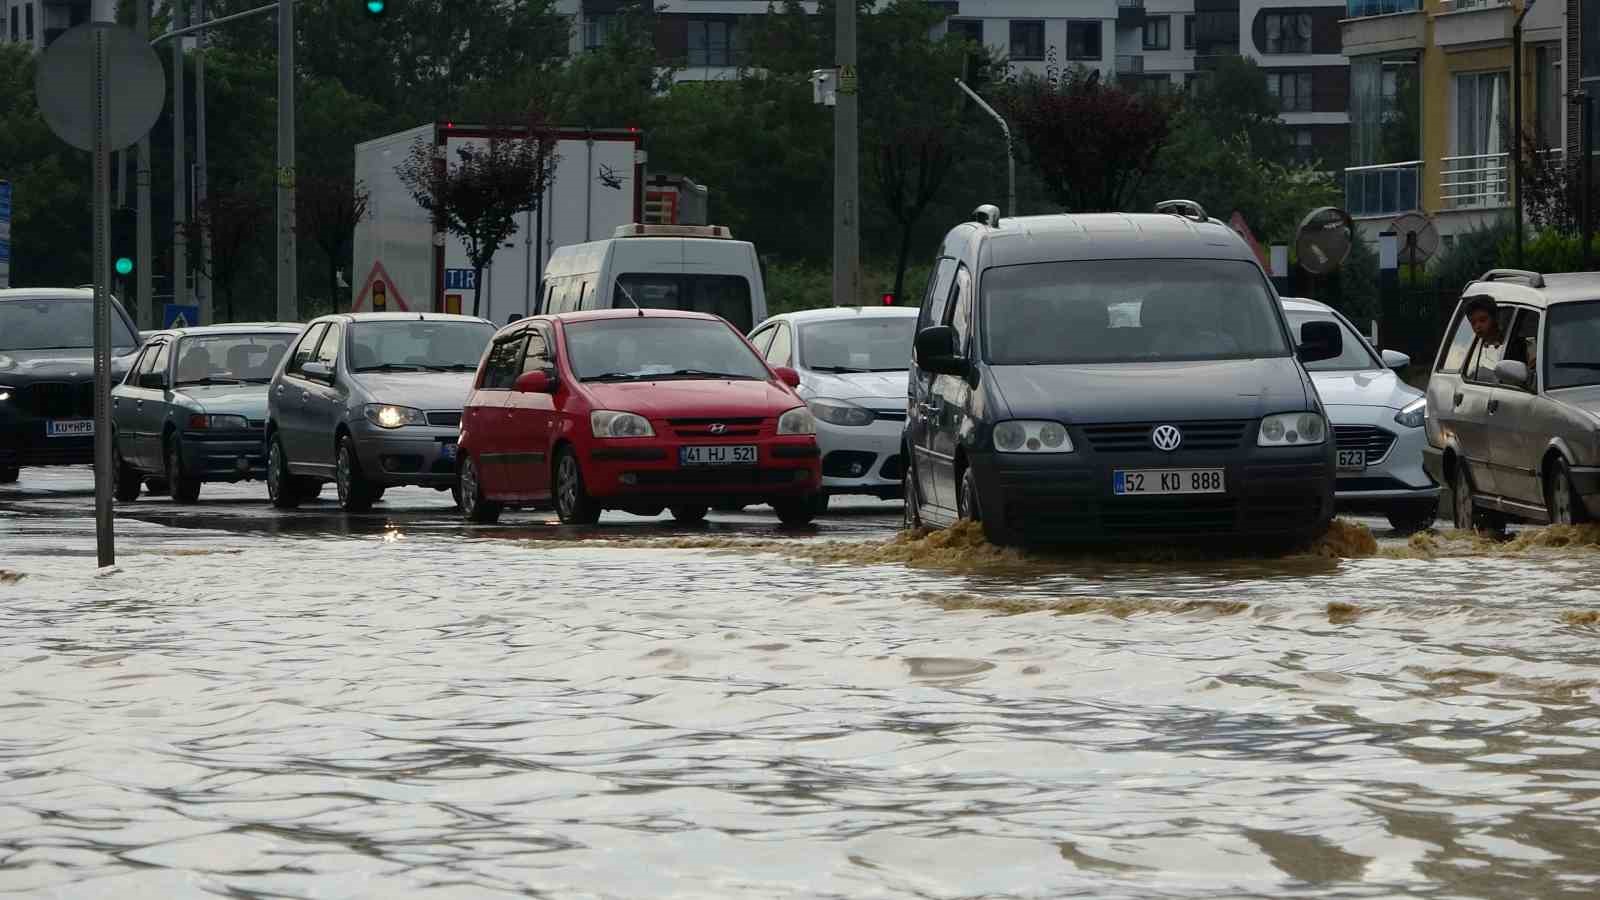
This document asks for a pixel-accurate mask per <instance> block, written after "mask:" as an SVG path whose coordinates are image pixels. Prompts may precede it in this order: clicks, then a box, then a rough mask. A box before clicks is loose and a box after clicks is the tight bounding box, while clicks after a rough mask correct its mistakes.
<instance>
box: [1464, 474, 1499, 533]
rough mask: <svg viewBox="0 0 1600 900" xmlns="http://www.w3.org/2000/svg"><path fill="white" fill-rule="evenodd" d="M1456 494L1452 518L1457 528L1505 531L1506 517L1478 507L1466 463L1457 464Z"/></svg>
mask: <svg viewBox="0 0 1600 900" xmlns="http://www.w3.org/2000/svg"><path fill="white" fill-rule="evenodd" d="M1451 492H1452V493H1453V494H1454V495H1455V496H1454V497H1453V498H1452V499H1453V500H1454V501H1455V503H1454V510H1453V513H1454V514H1453V515H1452V516H1451V518H1452V520H1453V521H1454V523H1455V526H1456V528H1459V529H1460V530H1462V531H1481V532H1485V533H1487V534H1499V533H1501V532H1503V531H1505V528H1506V520H1505V517H1504V516H1502V515H1500V514H1499V513H1496V512H1492V511H1490V510H1483V509H1478V504H1477V502H1476V500H1475V499H1474V498H1475V495H1474V493H1473V490H1472V479H1471V477H1469V476H1468V475H1467V467H1466V465H1465V464H1464V463H1457V464H1456V480H1455V484H1454V485H1452V486H1451Z"/></svg>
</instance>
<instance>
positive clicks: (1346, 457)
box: [1339, 450, 1367, 472]
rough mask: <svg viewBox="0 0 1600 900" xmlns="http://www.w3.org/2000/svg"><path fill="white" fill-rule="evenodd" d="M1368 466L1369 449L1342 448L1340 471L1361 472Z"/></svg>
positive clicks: (1340, 452)
mask: <svg viewBox="0 0 1600 900" xmlns="http://www.w3.org/2000/svg"><path fill="white" fill-rule="evenodd" d="M1366 468H1367V451H1365V450H1340V451H1339V471H1341V472H1361V471H1365V470H1366Z"/></svg>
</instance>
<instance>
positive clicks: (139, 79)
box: [33, 22, 167, 150]
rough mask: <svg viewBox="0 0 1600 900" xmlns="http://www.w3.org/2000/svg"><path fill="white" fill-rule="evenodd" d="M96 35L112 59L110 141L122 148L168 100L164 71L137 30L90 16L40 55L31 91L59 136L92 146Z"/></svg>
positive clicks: (82, 146) (139, 134)
mask: <svg viewBox="0 0 1600 900" xmlns="http://www.w3.org/2000/svg"><path fill="white" fill-rule="evenodd" d="M96 40H103V41H104V42H105V45H104V46H105V52H106V56H107V61H108V65H107V71H108V73H109V75H108V77H107V78H106V102H107V103H108V104H109V109H110V120H111V128H110V130H109V131H108V132H107V133H106V146H107V148H108V149H111V150H121V149H122V148H124V147H126V146H128V145H129V144H132V143H133V142H135V141H137V140H139V139H140V138H142V137H144V136H145V135H146V134H147V133H149V131H150V129H151V128H152V127H154V125H155V124H156V120H157V119H159V118H160V117H161V110H162V108H163V107H165V106H166V93H167V76H166V72H164V71H163V70H162V68H161V60H160V59H159V58H158V57H157V56H156V52H155V51H154V50H152V49H151V48H150V44H149V42H148V41H147V40H145V39H144V38H141V37H140V36H139V34H138V32H136V31H134V30H133V29H131V28H127V27H124V26H121V25H114V24H112V23H110V22H89V23H87V24H84V25H79V26H78V27H76V28H74V29H72V30H71V31H68V32H67V33H66V34H63V35H62V36H61V37H59V38H56V40H55V43H53V44H51V45H50V46H49V47H47V48H45V51H44V55H43V56H41V57H40V58H39V67H38V71H37V73H36V74H35V75H34V82H33V92H34V96H36V97H37V98H38V100H39V112H40V113H41V114H43V115H44V120H45V122H46V124H48V125H49V126H50V130H51V131H54V132H55V133H56V136H57V137H59V138H61V139H62V140H63V141H66V142H67V143H69V144H71V145H72V146H74V147H77V148H78V149H80V150H93V149H94V83H95V56H94V53H95V42H96Z"/></svg>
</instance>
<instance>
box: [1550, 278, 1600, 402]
mask: <svg viewBox="0 0 1600 900" xmlns="http://www.w3.org/2000/svg"><path fill="white" fill-rule="evenodd" d="M1546 332H1547V333H1546V334H1545V342H1544V355H1545V365H1544V370H1545V390H1555V389H1557V388H1569V387H1578V386H1580V385H1591V384H1600V300H1590V301H1586V302H1583V303H1559V304H1556V305H1555V306H1552V307H1550V323H1549V327H1548V328H1547V329H1546Z"/></svg>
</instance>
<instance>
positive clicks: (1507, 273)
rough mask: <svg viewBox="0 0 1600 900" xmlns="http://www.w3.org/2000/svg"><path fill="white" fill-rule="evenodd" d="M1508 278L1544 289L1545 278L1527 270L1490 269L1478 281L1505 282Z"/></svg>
mask: <svg viewBox="0 0 1600 900" xmlns="http://www.w3.org/2000/svg"><path fill="white" fill-rule="evenodd" d="M1508 278H1521V279H1524V280H1525V281H1527V282H1528V286H1529V287H1536V288H1542V287H1544V276H1543V275H1540V274H1539V273H1538V272H1530V271H1528V270H1527V269H1490V270H1489V271H1487V272H1485V273H1483V277H1482V278H1479V279H1478V280H1479V281H1504V280H1506V279H1508Z"/></svg>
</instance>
